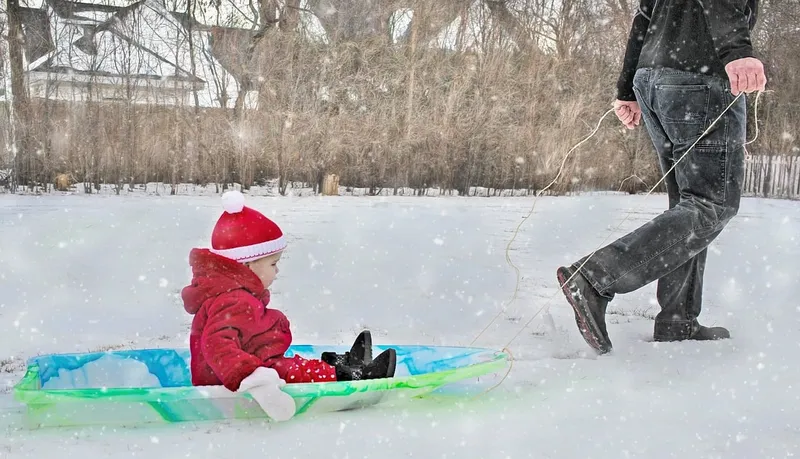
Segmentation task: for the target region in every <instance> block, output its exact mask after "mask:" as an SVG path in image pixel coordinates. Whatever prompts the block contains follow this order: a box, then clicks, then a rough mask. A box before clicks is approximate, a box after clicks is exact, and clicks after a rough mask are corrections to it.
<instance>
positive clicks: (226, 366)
mask: <svg viewBox="0 0 800 459" xmlns="http://www.w3.org/2000/svg"><path fill="white" fill-rule="evenodd" d="M252 318H253V317H252V306H251V305H250V304H248V303H247V302H246V301H241V300H239V301H237V299H236V298H226V299H224V300H221V301H217V302H215V303H214V304H212V305H211V307H210V308H209V310H208V321H207V322H206V326H205V328H204V329H203V335H202V337H201V346H202V350H203V355H204V356H205V359H206V362H207V363H208V365H209V366H210V367H211V369H212V370H213V371H214V373H215V374H216V375H217V377H218V378H219V379H220V380H221V381H222V384H223V385H224V386H225V387H227V388H228V390H231V391H236V390H238V389H239V385H240V384H241V382H242V380H243V379H244V378H246V377H247V376H249V375H250V374H251V373H253V371H255V370H256V368H258V367H260V366H262V363H261V360H259V359H258V357H256V356H255V355H252V354H249V353H247V352H245V351H244V350H242V344H241V336H242V331H241V330H242V328H243V327H245V326H246V325H247V323H248V322H250V321H252Z"/></svg>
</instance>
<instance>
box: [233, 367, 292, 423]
mask: <svg viewBox="0 0 800 459" xmlns="http://www.w3.org/2000/svg"><path fill="white" fill-rule="evenodd" d="M285 385H286V381H284V380H282V379H281V378H280V377H278V372H277V371H275V370H274V369H272V368H266V367H258V368H256V370H255V371H254V372H253V373H252V374H250V376H248V377H246V378H244V379H243V380H242V383H241V384H240V385H239V390H238V391H237V392H247V393H248V394H250V395H251V396H252V397H253V399H254V400H255V401H256V402H257V403H258V404H259V405H260V406H261V409H263V410H264V412H265V413H267V415H268V416H269V417H270V418H272V419H274V420H276V421H286V420H288V419H291V417H292V416H294V412H295V410H296V409H297V407H296V405H295V403H294V399H293V398H292V396H291V395H289V394H287V393H286V392H284V391H282V390H281V387H283V386H285Z"/></svg>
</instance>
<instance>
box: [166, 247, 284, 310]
mask: <svg viewBox="0 0 800 459" xmlns="http://www.w3.org/2000/svg"><path fill="white" fill-rule="evenodd" d="M189 265H190V266H191V267H192V282H191V284H189V285H187V286H186V287H184V288H183V290H181V298H182V299H183V308H184V309H185V310H186V312H188V313H189V314H196V313H197V311H199V310H200V308H201V307H202V306H203V304H205V303H206V302H207V301H208V300H213V299H214V298H216V297H217V296H219V295H221V294H223V293H227V292H230V291H232V290H237V289H244V290H247V291H248V292H249V293H251V294H252V295H253V296H255V297H256V298H259V299H260V300H261V301H262V303H264V304H268V303H269V290H267V289H265V288H264V284H263V283H262V282H261V279H259V278H258V276H256V274H255V273H254V272H253V271H251V270H250V268H248V267H247V266H245V265H243V264H241V263H239V262H236V261H234V260H230V259H228V258H225V257H223V256H220V255H217V254H215V253H213V252H211V251H210V250H208V249H192V250H191V252H189Z"/></svg>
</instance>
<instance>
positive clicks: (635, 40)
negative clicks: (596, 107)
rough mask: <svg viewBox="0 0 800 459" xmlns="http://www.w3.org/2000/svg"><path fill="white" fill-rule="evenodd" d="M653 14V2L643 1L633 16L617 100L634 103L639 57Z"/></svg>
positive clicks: (619, 80)
mask: <svg viewBox="0 0 800 459" xmlns="http://www.w3.org/2000/svg"><path fill="white" fill-rule="evenodd" d="M651 13H652V0H641V2H640V3H639V7H638V8H637V10H636V14H635V15H634V16H633V24H631V30H630V32H629V33H628V44H627V45H626V48H625V57H624V60H623V62H622V72H620V75H619V79H618V80H617V99H619V100H626V101H633V100H636V95H635V94H634V92H633V76H634V75H635V74H636V66H637V65H638V63H639V55H640V54H641V52H642V46H643V45H644V38H645V35H646V34H647V29H648V27H650V14H651Z"/></svg>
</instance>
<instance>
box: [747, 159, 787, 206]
mask: <svg viewBox="0 0 800 459" xmlns="http://www.w3.org/2000/svg"><path fill="white" fill-rule="evenodd" d="M744 166H745V169H744V189H743V190H742V193H743V195H744V196H760V197H765V198H784V199H800V157H798V156H769V155H751V156H748V157H747V158H746V159H745V164H744Z"/></svg>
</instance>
